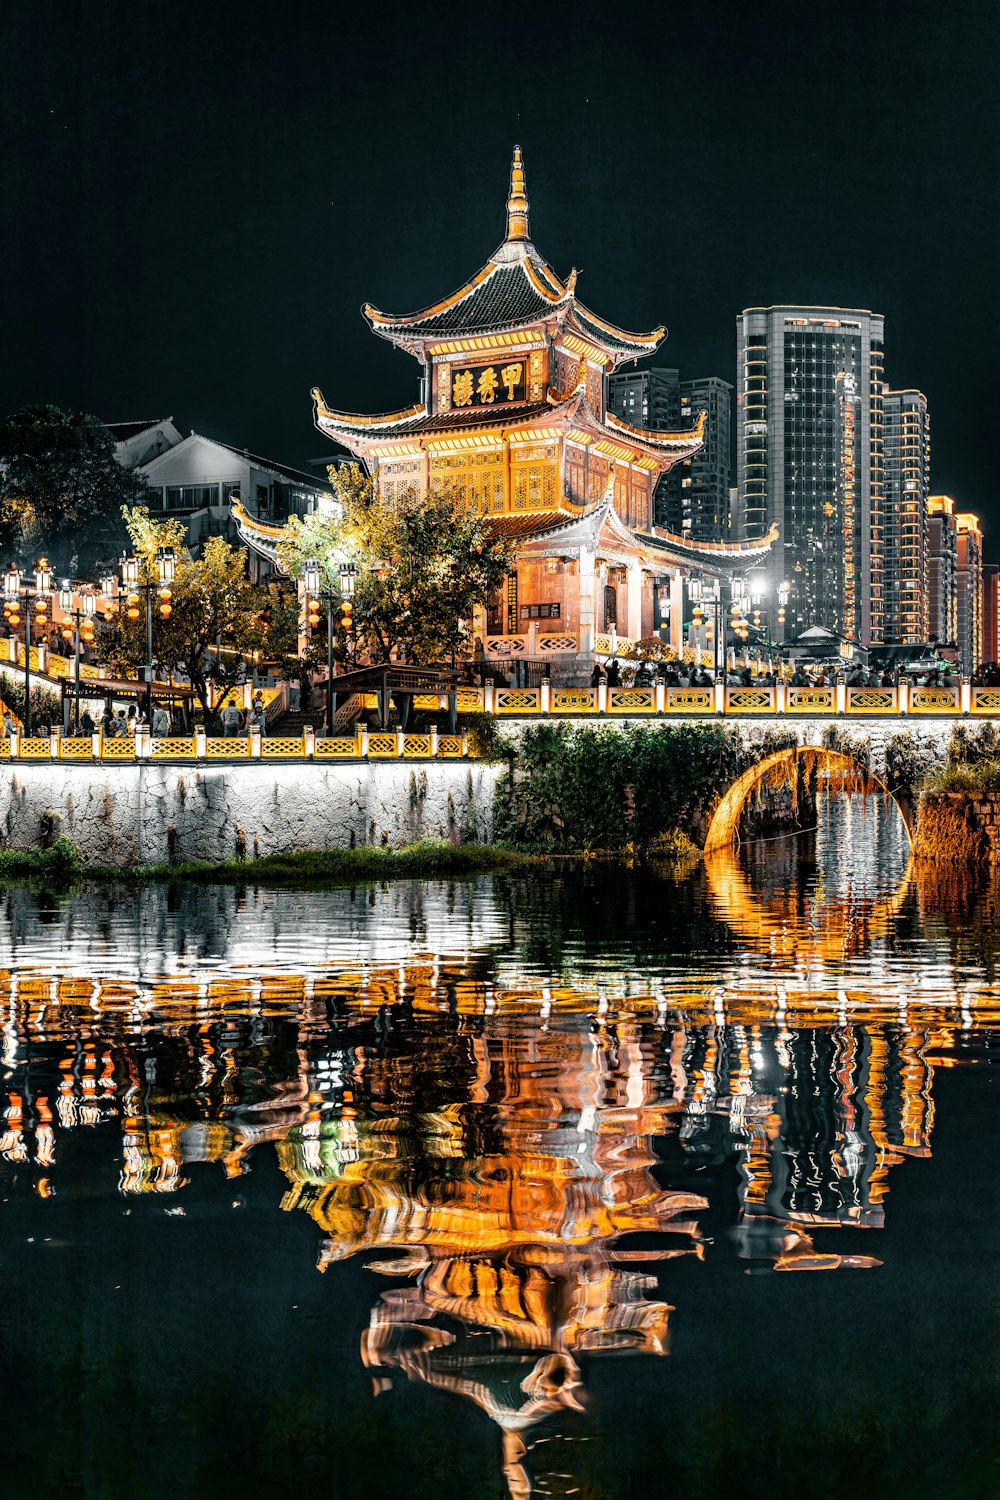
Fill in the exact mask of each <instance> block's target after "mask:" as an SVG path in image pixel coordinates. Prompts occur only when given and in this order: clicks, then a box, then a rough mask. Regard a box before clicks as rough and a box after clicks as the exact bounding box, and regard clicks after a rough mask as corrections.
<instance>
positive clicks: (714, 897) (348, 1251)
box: [0, 799, 1000, 1500]
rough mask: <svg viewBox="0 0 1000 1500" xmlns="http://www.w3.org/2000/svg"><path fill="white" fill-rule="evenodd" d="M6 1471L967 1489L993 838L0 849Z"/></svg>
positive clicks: (561, 1489)
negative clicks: (970, 870)
mask: <svg viewBox="0 0 1000 1500" xmlns="http://www.w3.org/2000/svg"><path fill="white" fill-rule="evenodd" d="M0 950H2V951H0V963H2V966H3V967H2V971H0V1014H2V1018H3V1035H2V1038H0V1042H2V1057H0V1066H2V1080H0V1081H2V1096H3V1097H2V1099H0V1105H2V1107H3V1109H4V1111H5V1119H4V1120H2V1121H0V1125H2V1135H0V1199H2V1201H0V1267H2V1274H3V1287H4V1296H3V1299H2V1303H0V1338H2V1350H0V1355H2V1363H0V1370H2V1380H3V1384H2V1394H3V1406H2V1410H3V1417H4V1422H3V1440H2V1446H0V1493H2V1494H3V1496H4V1497H5V1500H22V1497H25V1500H26V1497H29V1496H30V1497H33V1500H34V1497H39V1500H52V1497H81V1496H82V1497H85V1500H121V1497H123V1496H128V1497H129V1500H147V1497H148V1500H161V1497H164V1496H177V1497H179V1500H195V1497H197V1500H200V1497H203V1496H204V1497H212V1500H229V1497H232V1500H237V1497H239V1500H243V1497H248V1496H255V1495H259V1494H267V1495H269V1496H278V1497H284V1496H293V1495H294V1496H296V1497H299V1496H301V1495H308V1496H311V1497H324V1500H361V1497H366V1500H371V1497H374V1500H381V1497H389V1500H404V1497H405V1500H425V1497H426V1500H431V1497H433V1500H493V1497H496V1500H503V1497H513V1500H524V1497H527V1496H529V1495H530V1496H537V1497H543V1496H581V1497H586V1500H657V1497H660V1496H677V1497H682V1500H700V1497H703V1496H704V1497H707V1496H713V1497H717V1496H726V1495H730V1494H733V1495H736V1494H739V1495H741V1496H744V1497H756V1496H761V1497H764V1496H767V1497H771V1496H773V1495H774V1494H776V1493H781V1494H787V1495H794V1496H798V1495H806V1494H808V1495H809V1496H810V1497H826V1496H829V1497H835V1496H836V1497H838V1500H841V1497H862V1496H871V1497H883V1496H886V1495H889V1494H893V1493H898V1494H899V1495H901V1496H902V1495H905V1496H906V1497H908V1500H912V1497H915V1496H916V1497H924V1496H926V1497H928V1500H931V1497H933V1500H941V1497H950V1496H958V1497H978V1496H984V1497H985V1496H986V1495H991V1496H992V1495H994V1494H996V1493H997V1490H998V1489H1000V1468H998V1466H997V1463H996V1458H995V1455H996V1444H995V1438H996V1418H995V1413H996V1398H997V1394H998V1391H997V1385H998V1381H997V1360H996V1348H997V1334H998V1331H1000V1329H998V1321H1000V1319H998V1316H997V1281H996V1276H995V1261H993V1262H991V1257H992V1256H993V1255H994V1252H995V1249H996V1245H997V1243H998V1229H1000V1224H998V1214H997V1180H998V1175H1000V1173H998V1166H997V1163H998V1159H1000V1157H998V1150H997V1147H998V1141H997V1135H998V1131H997V1089H996V1084H995V1067H994V1068H991V1066H990V1064H991V1059H992V1061H993V1063H994V1064H995V1063H996V1044H997V1022H998V1018H1000V969H998V959H1000V897H998V891H997V888H996V886H995V885H994V884H993V883H992V882H991V880H990V879H989V877H987V876H985V875H984V876H980V877H976V878H975V879H972V878H970V877H967V876H963V877H962V878H961V879H960V878H959V877H958V876H957V874H956V873H955V872H947V873H945V874H944V875H938V876H934V875H927V874H919V875H918V874H917V873H915V872H914V871H913V870H912V869H910V868H908V864H907V844H906V835H905V830H904V829H903V827H902V824H901V822H900V820H899V818H898V814H897V813H896V812H895V808H894V807H890V808H885V807H884V806H883V805H882V804H881V803H879V802H878V801H876V800H869V801H867V802H864V801H861V800H859V799H855V800H853V801H851V802H849V803H845V802H842V801H838V802H836V803H832V804H830V805H829V806H826V807H824V808H823V809H822V812H821V821H820V827H819V830H818V832H817V833H816V834H815V835H813V836H808V837H799V838H797V839H777V840H772V841H771V842H769V843H767V844H756V845H753V846H750V847H747V848H745V849H744V850H743V851H742V852H741V854H740V856H739V857H737V856H724V857H723V856H716V857H714V858H713V860H712V861H710V862H709V863H708V864H707V865H705V864H697V865H693V866H691V867H688V868H677V867H674V868H671V869H664V870H660V871H654V872H651V871H650V870H648V869H643V870H640V869H628V868H625V867H622V866H618V865H614V864H591V865H588V866H572V865H561V864H557V865H547V866H541V867H538V868H533V869H531V870H529V871H528V872H526V873H521V872H518V873H516V874H512V875H503V876H493V877H489V878H482V879H478V880H474V881H471V882H467V883H466V882H456V883H445V882H440V883H438V882H435V883H429V884H422V883H418V882H400V883H397V884H393V885H390V886H385V887H380V888H375V889H370V888H358V889H355V890H348V889H336V890H329V891H309V892H305V891H282V892H266V891H259V890H252V889H249V890H234V889H232V888H217V889H205V888H201V889H183V890H167V889H163V888H149V889H143V890H136V889H130V888H126V887H125V886H122V887H118V888H113V889H112V888H103V889H100V890H95V889H84V890H81V891H80V892H78V893H76V894H74V895H73V896H71V897H69V898H65V899H57V898H54V897H52V896H47V895H44V894H40V893H37V892H33V891H32V890H30V889H29V888H27V887H25V886H13V887H10V888H8V889H6V890H5V891H3V892H2V893H0Z"/></svg>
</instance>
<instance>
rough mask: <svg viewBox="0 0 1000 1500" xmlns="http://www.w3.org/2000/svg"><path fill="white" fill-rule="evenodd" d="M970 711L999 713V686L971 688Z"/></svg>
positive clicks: (975, 712)
mask: <svg viewBox="0 0 1000 1500" xmlns="http://www.w3.org/2000/svg"><path fill="white" fill-rule="evenodd" d="M972 712H973V713H974V714H1000V688H995V687H974V688H973V689H972Z"/></svg>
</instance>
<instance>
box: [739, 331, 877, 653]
mask: <svg viewBox="0 0 1000 1500" xmlns="http://www.w3.org/2000/svg"><path fill="white" fill-rule="evenodd" d="M883 340H884V324H883V319H882V318H881V316H879V315H878V314H876V313H871V312H868V311H867V310H865V309H863V308H838V307H792V306H780V307H751V308H747V309H746V310H745V311H744V312H742V313H741V314H740V316H739V318H738V319H737V343H738V356H737V369H738V389H737V394H736V402H737V415H736V421H737V431H736V455H737V472H738V479H739V491H740V508H741V536H742V538H743V539H745V540H750V539H752V538H755V537H763V536H764V535H766V533H767V530H768V527H769V526H770V525H772V524H773V523H776V524H777V525H778V527H779V529H780V533H781V540H780V543H779V545H778V546H777V547H775V548H774V549H773V550H772V552H771V555H770V558H769V559H768V563H767V565H766V566H767V572H768V583H769V586H770V591H771V595H772V597H773V596H774V595H775V594H776V592H777V589H778V586H779V584H780V583H781V582H782V580H784V579H787V580H788V582H789V584H790V586H791V593H790V599H789V604H788V606H787V610H786V618H787V625H786V632H787V634H789V635H794V634H798V633H799V632H800V631H801V630H803V629H805V628H806V627H807V626H810V625H823V626H826V627H828V628H829V629H832V630H836V631H839V632H840V633H841V634H843V635H845V636H847V637H849V638H851V639H856V640H858V641H860V642H861V643H862V644H864V645H868V644H871V643H879V642H881V641H882V639H883V635H884V629H885V598H884V584H883V567H884V557H885V546H884V537H883V529H882V528H883V516H882V505H883V471H882V387H883V379H882V364H883Z"/></svg>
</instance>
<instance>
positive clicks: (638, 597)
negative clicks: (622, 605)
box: [626, 563, 642, 641]
mask: <svg viewBox="0 0 1000 1500" xmlns="http://www.w3.org/2000/svg"><path fill="white" fill-rule="evenodd" d="M627 615H628V625H627V627H626V628H627V630H628V635H629V639H630V640H632V641H637V640H639V639H640V638H641V636H642V565H641V564H640V563H629V565H628V605H627Z"/></svg>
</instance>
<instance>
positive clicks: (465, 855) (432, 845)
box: [86, 839, 524, 886]
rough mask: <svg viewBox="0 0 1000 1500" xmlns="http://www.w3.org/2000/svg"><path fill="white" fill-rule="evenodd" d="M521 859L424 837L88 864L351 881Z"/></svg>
mask: <svg viewBox="0 0 1000 1500" xmlns="http://www.w3.org/2000/svg"><path fill="white" fill-rule="evenodd" d="M522 863H524V859H523V856H521V855H519V854H515V853H513V852H512V851H511V850H508V849H494V848H492V847H491V846H490V845H488V844H449V843H448V842H447V841H446V840H445V839H423V840H421V842H420V843H417V844H406V845H404V846H403V848H401V849H373V848H368V847H364V848H360V849H324V850H321V851H315V850H302V851H301V852H299V853H295V854H269V855H267V856H266V857H265V858H264V859H244V860H235V859H233V860H225V861H223V862H222V863H219V864H212V863H209V862H203V861H200V860H186V861H184V862H182V863H179V864H174V865H140V866H139V867H138V869H135V870H128V871H122V870H120V869H115V868H111V869H97V870H88V871H87V872H86V875H87V878H88V879H92V880H120V879H121V878H122V875H123V874H126V875H127V877H128V879H129V880H140V881H151V882H164V883H170V884H177V883H179V882H182V881H183V882H188V883H193V884H203V885H216V884H219V883H226V884H239V885H272V886H275V885H307V884H319V883H326V884H331V883H333V884H344V883H348V882H351V881H376V882H377V881H382V880H405V879H410V880H433V879H436V878H439V877H443V876H464V875H483V874H488V873H489V872H490V871H493V870H505V869H510V868H512V867H513V866H515V865H519V864H522Z"/></svg>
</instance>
